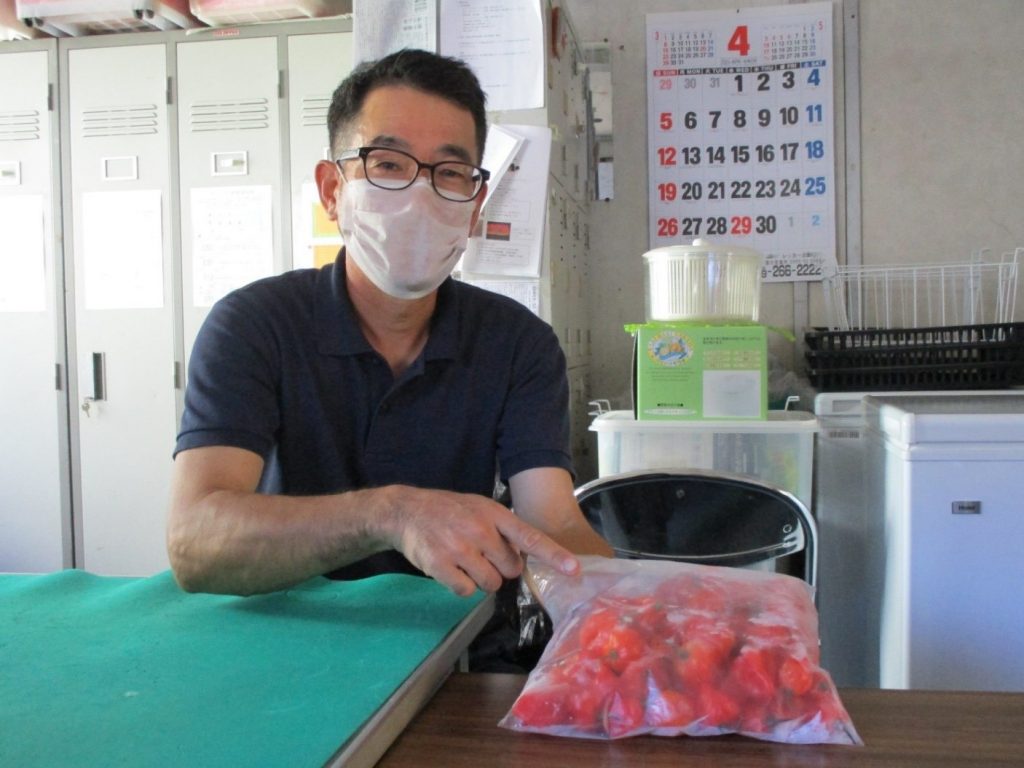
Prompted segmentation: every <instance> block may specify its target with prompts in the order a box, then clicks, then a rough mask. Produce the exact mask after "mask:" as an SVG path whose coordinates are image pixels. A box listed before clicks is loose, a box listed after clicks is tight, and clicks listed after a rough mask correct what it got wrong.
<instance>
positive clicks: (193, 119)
mask: <svg viewBox="0 0 1024 768" xmlns="http://www.w3.org/2000/svg"><path fill="white" fill-rule="evenodd" d="M189 110H190V111H189V126H190V127H191V129H192V132H193V133H201V132H204V131H239V130H258V129H263V128H269V127H270V103H269V102H268V101H267V99H237V100H234V101H197V102H195V103H193V104H192V105H191V106H190V108H189Z"/></svg>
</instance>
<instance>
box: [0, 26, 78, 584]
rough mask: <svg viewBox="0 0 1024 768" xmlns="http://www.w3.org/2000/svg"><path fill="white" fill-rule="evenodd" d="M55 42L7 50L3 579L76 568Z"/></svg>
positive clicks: (1, 196)
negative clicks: (66, 457) (17, 574)
mask: <svg viewBox="0 0 1024 768" xmlns="http://www.w3.org/2000/svg"><path fill="white" fill-rule="evenodd" d="M56 72H57V48H56V43H55V42H52V41H50V42H38V43H28V42H22V43H17V44H10V45H6V46H2V47H0V237H2V238H3V239H2V241H0V349H2V350H3V356H4V364H3V375H2V378H0V424H2V425H3V430H2V432H0V571H19V572H36V573H38V572H46V571H52V570H59V569H60V568H61V567H63V566H65V565H70V564H71V553H72V548H71V514H70V485H69V482H68V473H67V469H66V462H65V463H63V464H62V462H61V457H62V455H66V453H67V426H66V414H67V388H66V386H65V379H66V368H65V352H64V334H63V332H62V330H61V329H62V326H63V317H64V309H63V293H64V291H63V282H62V279H61V262H60V258H59V254H58V252H57V249H56V242H57V240H58V232H59V222H60V215H59V210H60V203H59V192H60V185H59V174H58V161H59V160H58V159H59V154H58V152H57V141H56V138H57V135H58V131H57V125H56V117H55V114H56V113H55V111H52V110H51V109H50V106H49V101H50V98H51V95H52V94H53V93H54V92H55V85H54V84H55V83H56Z"/></svg>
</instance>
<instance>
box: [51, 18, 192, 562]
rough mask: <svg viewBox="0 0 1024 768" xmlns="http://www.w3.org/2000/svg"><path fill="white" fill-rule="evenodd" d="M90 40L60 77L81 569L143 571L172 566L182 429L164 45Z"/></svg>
mask: <svg viewBox="0 0 1024 768" xmlns="http://www.w3.org/2000/svg"><path fill="white" fill-rule="evenodd" d="M157 34H158V35H159V33H157ZM94 43H96V41H95V40H89V41H86V40H85V39H83V47H80V48H79V47H71V48H70V50H67V52H66V78H64V81H65V84H66V98H67V117H66V118H65V119H66V120H67V123H66V124H65V129H66V131H67V138H66V145H65V146H67V147H68V149H69V150H70V152H69V155H68V157H67V161H66V163H65V173H66V174H67V175H66V176H65V179H66V181H67V180H69V181H70V183H69V184H67V183H66V184H65V187H66V189H67V188H69V189H70V195H67V194H66V195H65V216H66V217H67V219H68V220H70V227H71V228H72V231H73V237H72V238H70V240H69V244H70V245H71V255H70V256H69V262H70V266H71V267H72V269H71V271H72V272H73V285H74V295H75V301H74V319H73V328H74V333H73V339H72V343H73V348H74V350H75V352H74V356H75V360H76V363H77V365H76V371H77V376H76V377H75V379H74V381H73V387H72V393H73V403H74V407H73V408H72V409H71V424H72V430H73V431H74V432H75V433H77V436H78V440H77V443H75V442H74V441H73V443H72V446H73V449H74V459H75V462H74V463H75V466H76V468H77V477H78V480H79V482H78V486H77V488H76V492H75V501H76V504H75V507H76V513H75V518H76V528H77V530H78V532H79V536H78V539H77V540H76V551H77V554H78V557H77V558H76V565H78V566H79V567H82V568H84V569H86V570H88V571H92V572H96V573H103V574H123V575H145V574H151V573H154V572H157V571H159V570H163V569H164V568H166V567H167V565H168V561H167V555H166V546H165V533H164V518H165V508H166V505H167V499H168V494H169V487H170V472H171V466H172V463H171V448H172V446H173V444H174V435H175V432H176V427H177V407H176V392H175V380H174V365H173V361H174V324H175V323H174V308H173V307H174V284H175V281H174V272H173V259H172V253H173V248H172V239H171V238H172V235H171V232H172V226H171V221H172V218H171V207H170V203H171V189H172V187H171V177H170V172H169V169H170V161H169V153H170V138H169V125H170V122H169V119H168V108H167V63H166V61H167V50H166V45H165V43H163V42H159V43H154V44H140V45H116V44H108V45H107V47H96V46H95V45H91V44H94ZM65 226H66V227H67V226H69V225H68V224H67V221H66V223H65ZM69 282H70V278H69Z"/></svg>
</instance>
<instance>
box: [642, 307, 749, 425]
mask: <svg viewBox="0 0 1024 768" xmlns="http://www.w3.org/2000/svg"><path fill="white" fill-rule="evenodd" d="M626 330H628V331H630V332H632V333H634V334H635V335H636V352H635V357H636V371H635V376H636V381H635V395H636V417H637V419H648V420H669V419H766V418H768V349H767V335H766V329H765V327H764V326H763V325H757V324H745V325H706V324H696V323H646V324H643V325H632V326H627V327H626Z"/></svg>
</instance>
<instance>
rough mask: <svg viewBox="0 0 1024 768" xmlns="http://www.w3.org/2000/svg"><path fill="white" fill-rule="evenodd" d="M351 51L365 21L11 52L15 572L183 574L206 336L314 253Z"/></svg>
mask: <svg viewBox="0 0 1024 768" xmlns="http://www.w3.org/2000/svg"><path fill="white" fill-rule="evenodd" d="M351 58H352V53H351V21H350V20H347V19H338V20H327V21H311V22H294V23H288V24H280V25H260V26H255V27H248V28H241V29H238V30H234V31H233V34H232V35H231V36H227V37H225V36H223V35H222V31H221V30H205V31H203V32H201V33H200V32H197V33H195V34H186V33H184V32H153V33H132V34H124V35H95V36H91V37H81V38H67V39H61V40H50V41H27V42H18V43H10V44H6V45H5V46H4V47H3V49H2V50H0V223H2V224H3V225H4V227H3V228H4V231H3V235H4V237H5V238H6V240H5V247H7V243H15V244H16V247H17V249H18V250H17V252H14V249H13V248H9V249H7V250H4V251H2V252H0V255H2V258H0V282H2V287H0V343H2V349H3V352H4V360H5V365H4V374H3V378H2V382H3V383H2V390H0V417H2V418H3V424H4V431H3V436H2V438H0V571H50V570H55V569H59V568H61V567H71V566H74V567H79V568H84V569H86V570H89V571H92V572H96V573H101V574H118V575H120V574H124V575H145V574H151V573H154V572H157V571H159V570H162V569H164V568H166V567H167V565H168V561H167V555H166V548H165V532H164V526H165V512H166V507H167V503H168V495H169V486H170V477H171V471H172V467H173V462H172V459H171V455H172V451H173V447H174V441H175V435H176V433H177V429H178V423H179V420H180V417H181V407H182V394H183V385H184V371H185V365H186V362H187V355H188V351H189V350H190V348H191V346H192V342H193V340H194V338H195V335H196V333H197V332H198V329H199V326H200V325H201V324H202V322H203V320H204V318H205V316H206V313H207V311H208V309H209V306H210V304H212V303H213V301H215V300H216V299H217V298H219V297H220V296H221V295H223V294H224V293H225V292H227V291H228V290H230V289H231V288H234V287H236V286H238V285H241V284H243V283H245V282H248V281H249V280H252V279H255V278H257V277H262V276H264V275H269V274H272V273H277V272H281V271H284V270H286V269H289V268H291V267H292V266H293V265H295V264H298V265H303V262H302V261H301V260H296V259H294V258H293V238H292V228H293V222H300V223H301V225H302V227H303V232H308V231H309V228H310V226H311V220H312V219H313V208H312V207H311V206H310V205H308V204H307V205H305V206H302V210H299V208H300V206H299V201H300V200H301V199H302V193H303V189H304V187H305V186H307V185H309V184H310V183H311V182H312V178H313V176H312V174H313V167H314V165H315V163H316V161H317V160H318V159H320V158H321V157H323V156H324V148H325V147H326V144H327V139H326V132H327V129H326V114H327V106H328V104H329V101H330V96H331V94H332V92H333V90H334V87H335V86H336V85H337V84H338V82H339V81H340V80H341V79H342V78H343V77H344V76H345V75H346V74H347V73H348V71H349V70H350V69H351V66H352V63H351ZM294 226H296V227H298V226H299V224H295V225H294ZM61 246H62V247H61ZM254 265H255V266H254ZM15 269H17V271H15ZM14 280H17V281H20V282H19V288H18V289H17V290H15V288H13V287H11V283H12V281H14ZM22 284H23V287H21V286H22ZM65 286H66V290H65ZM65 350H66V351H65ZM65 361H67V362H65ZM8 362H10V363H11V365H10V367H8V366H7V363H8ZM65 378H66V379H67V382H66V384H65Z"/></svg>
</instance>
